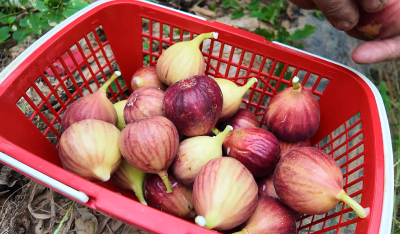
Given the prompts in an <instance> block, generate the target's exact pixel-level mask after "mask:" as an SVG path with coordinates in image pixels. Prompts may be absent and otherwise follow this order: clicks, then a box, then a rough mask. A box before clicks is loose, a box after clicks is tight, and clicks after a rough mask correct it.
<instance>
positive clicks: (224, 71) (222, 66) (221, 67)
mask: <svg viewBox="0 0 400 234" xmlns="http://www.w3.org/2000/svg"><path fill="white" fill-rule="evenodd" d="M227 66H228V64H226V63H224V62H221V63H220V65H219V72H220V73H221V74H222V75H223V76H224V77H227V75H228V74H227V69H226V68H227Z"/></svg>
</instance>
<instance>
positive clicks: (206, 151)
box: [171, 126, 232, 187]
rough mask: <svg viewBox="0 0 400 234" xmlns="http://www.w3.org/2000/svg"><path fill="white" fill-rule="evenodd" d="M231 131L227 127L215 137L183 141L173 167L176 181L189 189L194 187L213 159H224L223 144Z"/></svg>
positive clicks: (198, 137) (191, 138) (196, 137)
mask: <svg viewBox="0 0 400 234" xmlns="http://www.w3.org/2000/svg"><path fill="white" fill-rule="evenodd" d="M231 130H232V127H231V126H227V127H226V128H225V130H224V131H223V132H221V133H220V134H218V135H217V136H215V137H210V136H195V137H190V138H188V139H186V140H184V141H182V142H181V143H180V145H179V150H178V154H177V156H176V159H175V161H174V162H173V163H172V165H171V169H172V172H173V173H174V175H175V177H176V179H177V180H178V181H179V182H181V183H182V184H183V185H185V186H187V187H191V186H193V183H194V179H195V178H196V176H197V174H198V173H199V171H200V169H201V168H202V167H203V166H204V165H205V164H206V163H207V162H208V161H210V160H211V159H213V158H217V157H222V143H223V142H224V139H225V137H226V135H227V134H228V133H229V132H230V131H231Z"/></svg>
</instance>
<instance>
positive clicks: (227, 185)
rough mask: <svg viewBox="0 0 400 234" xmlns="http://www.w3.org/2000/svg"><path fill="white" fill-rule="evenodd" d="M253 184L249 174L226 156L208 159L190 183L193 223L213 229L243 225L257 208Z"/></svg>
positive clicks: (242, 166) (238, 163)
mask: <svg viewBox="0 0 400 234" xmlns="http://www.w3.org/2000/svg"><path fill="white" fill-rule="evenodd" d="M257 191H258V188H257V184H256V181H255V180H254V177H253V175H252V174H251V173H250V171H249V170H248V169H247V168H246V167H245V166H244V165H243V164H242V163H240V162H239V161H238V160H236V159H234V158H230V157H218V158H214V159H211V160H210V161H209V162H208V163H206V165H204V166H203V167H202V168H201V170H200V172H199V173H198V174H197V176H196V179H195V181H194V184H193V205H194V209H195V211H196V214H197V217H196V218H195V222H196V223H197V224H198V225H199V226H202V227H205V228H208V229H213V230H229V229H232V228H234V227H236V226H238V225H240V224H242V223H244V222H245V221H246V220H247V219H248V218H249V217H250V215H251V214H252V213H253V211H254V209H255V208H256V206H257V200H258V196H257Z"/></svg>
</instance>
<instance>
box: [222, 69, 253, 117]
mask: <svg viewBox="0 0 400 234" xmlns="http://www.w3.org/2000/svg"><path fill="white" fill-rule="evenodd" d="M215 81H217V83H218V85H219V87H220V88H221V91H222V95H223V97H224V100H223V105H222V112H221V116H220V117H219V122H223V121H226V120H227V119H229V118H230V117H232V116H233V115H234V114H236V112H237V111H238V110H239V108H240V104H242V99H243V96H244V94H245V93H246V92H247V90H249V88H250V87H251V86H252V85H253V84H254V83H256V82H257V81H258V80H257V79H256V78H254V77H253V78H251V79H250V80H249V81H248V82H247V83H246V85H244V86H237V85H236V84H235V83H234V82H233V81H230V80H227V79H223V78H215Z"/></svg>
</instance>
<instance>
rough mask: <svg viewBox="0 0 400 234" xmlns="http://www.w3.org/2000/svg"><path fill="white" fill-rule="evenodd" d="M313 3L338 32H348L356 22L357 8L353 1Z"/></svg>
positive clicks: (315, 0) (315, 1) (339, 0)
mask: <svg viewBox="0 0 400 234" xmlns="http://www.w3.org/2000/svg"><path fill="white" fill-rule="evenodd" d="M314 3H315V5H316V6H317V7H318V9H319V10H320V11H322V13H324V15H325V17H326V19H327V20H328V21H329V22H330V23H331V24H332V25H333V26H334V27H335V28H336V29H338V30H341V31H348V30H350V29H352V28H353V27H354V26H355V25H356V24H357V22H358V19H359V14H358V8H357V5H356V3H355V2H354V1H353V0H314Z"/></svg>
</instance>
